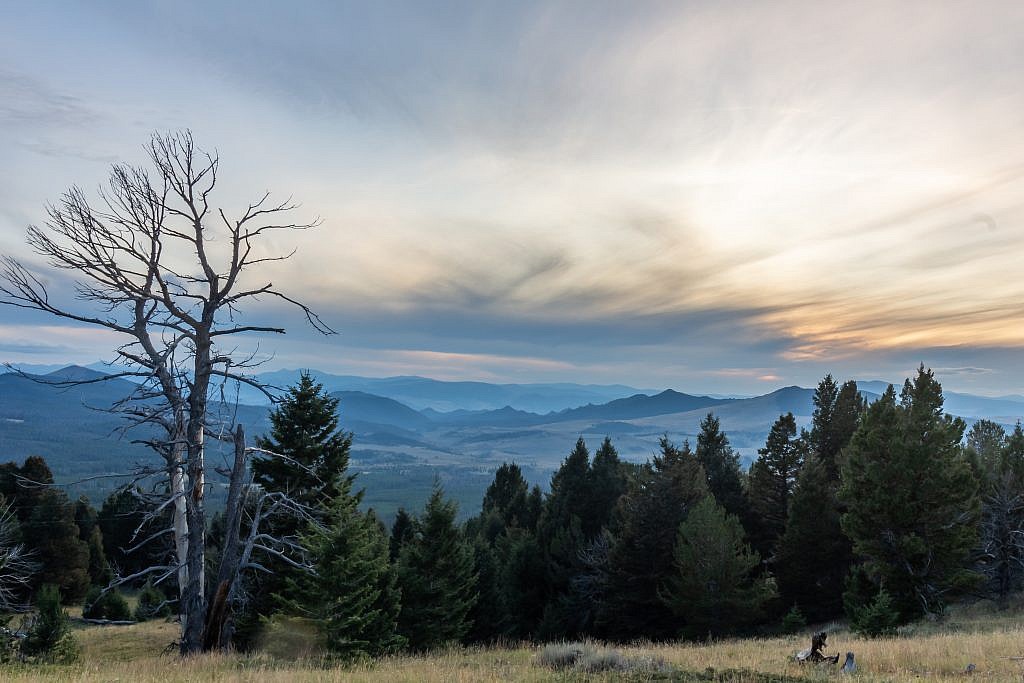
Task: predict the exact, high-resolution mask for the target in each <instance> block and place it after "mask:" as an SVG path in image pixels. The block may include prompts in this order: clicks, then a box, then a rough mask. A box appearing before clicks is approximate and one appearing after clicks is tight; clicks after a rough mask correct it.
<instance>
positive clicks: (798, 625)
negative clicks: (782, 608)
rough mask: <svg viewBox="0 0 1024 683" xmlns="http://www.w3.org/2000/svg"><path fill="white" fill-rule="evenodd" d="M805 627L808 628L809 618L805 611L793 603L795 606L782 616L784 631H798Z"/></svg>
mask: <svg viewBox="0 0 1024 683" xmlns="http://www.w3.org/2000/svg"><path fill="white" fill-rule="evenodd" d="M805 628H807V619H806V618H805V617H804V613H803V612H801V611H800V607H799V606H797V605H793V607H792V608H791V609H790V610H789V611H788V612H786V616H784V617H782V632H783V633H798V632H799V631H802V630H803V629H805Z"/></svg>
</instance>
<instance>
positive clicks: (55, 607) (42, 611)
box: [21, 584, 78, 664]
mask: <svg viewBox="0 0 1024 683" xmlns="http://www.w3.org/2000/svg"><path fill="white" fill-rule="evenodd" d="M36 609H38V610H39V612H38V614H36V616H35V618H34V619H33V621H32V626H31V628H30V629H29V632H28V636H27V637H26V638H25V639H24V640H23V641H22V643H21V653H22V655H24V656H25V657H26V658H27V659H29V660H33V661H40V662H52V663H55V664H68V663H71V662H73V661H75V660H76V659H78V643H77V642H76V641H75V637H74V636H73V635H71V626H70V624H69V623H68V613H67V612H65V611H64V609H63V608H62V607H61V604H60V592H59V591H58V590H57V587H56V586H53V585H50V584H47V585H45V586H43V587H42V588H40V589H39V593H38V595H37V596H36Z"/></svg>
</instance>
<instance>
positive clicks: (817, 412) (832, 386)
mask: <svg viewBox="0 0 1024 683" xmlns="http://www.w3.org/2000/svg"><path fill="white" fill-rule="evenodd" d="M813 401H814V415H813V417H812V418H811V432H810V434H809V435H808V447H809V450H810V451H811V452H812V453H816V454H817V456H818V458H819V459H820V460H821V462H822V464H823V465H824V466H825V469H826V471H827V472H828V475H829V478H830V479H832V480H833V481H834V482H837V483H838V481H839V469H840V454H841V452H842V450H843V449H844V448H845V447H846V445H847V444H848V443H850V439H851V438H853V433H854V432H855V431H857V426H858V424H859V423H860V416H861V415H862V414H863V412H864V399H863V398H861V395H860V392H859V391H858V390H857V383H856V382H854V381H852V380H850V381H847V382H844V383H843V385H842V386H841V387H838V386H837V385H836V382H835V380H834V379H832V375H825V378H824V379H823V380H821V382H820V383H819V384H818V388H817V389H816V390H815V392H814V397H813Z"/></svg>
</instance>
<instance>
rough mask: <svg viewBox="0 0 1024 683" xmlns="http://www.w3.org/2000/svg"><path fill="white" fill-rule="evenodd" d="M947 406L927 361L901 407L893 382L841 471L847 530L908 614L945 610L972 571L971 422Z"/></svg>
mask: <svg viewBox="0 0 1024 683" xmlns="http://www.w3.org/2000/svg"><path fill="white" fill-rule="evenodd" d="M942 408H943V399H942V387H941V386H939V383H938V382H936V381H935V377H934V375H933V374H932V372H931V371H930V370H925V368H924V366H923V365H922V366H921V368H920V369H919V370H918V374H917V376H916V378H915V379H914V381H913V382H911V381H910V380H907V382H906V383H905V385H904V388H903V392H902V395H901V399H900V402H899V403H898V404H897V402H896V395H895V392H894V391H893V389H892V387H890V388H889V389H888V390H887V391H886V392H885V393H884V394H883V395H882V397H881V398H880V399H878V400H877V401H876V402H875V403H873V404H872V405H871V406H870V407H869V408H868V411H867V413H866V414H865V416H864V420H863V422H862V424H861V426H860V428H859V429H858V430H857V433H856V434H855V435H854V437H853V439H852V440H851V442H850V445H849V447H848V449H847V458H846V463H845V466H844V468H843V485H842V488H841V489H840V496H841V498H842V500H843V502H844V503H845V505H846V506H847V511H846V513H845V514H844V515H843V519H842V525H843V529H844V530H845V531H846V532H847V534H848V535H849V536H850V538H851V539H852V540H853V543H854V549H855V551H856V553H857V554H858V555H860V556H862V557H863V558H864V560H865V569H866V570H867V572H868V574H869V576H870V577H871V578H872V579H873V580H874V581H875V583H876V585H879V586H881V587H883V588H884V589H885V590H886V592H887V593H888V595H890V596H891V598H892V601H893V605H894V609H895V610H896V611H897V612H899V614H900V616H901V618H902V619H904V620H910V619H912V618H914V617H916V616H917V615H920V614H922V613H933V614H934V613H938V612H940V611H941V610H942V608H943V606H944V599H945V596H946V595H947V594H948V593H949V592H950V591H954V590H956V589H958V588H962V587H963V586H964V585H965V584H966V583H967V582H969V581H970V580H971V579H972V578H973V575H971V574H970V573H969V572H968V571H967V570H966V569H965V564H966V561H967V557H968V554H969V553H970V551H971V549H972V548H973V547H974V546H975V543H976V541H977V530H976V527H975V522H976V520H977V515H978V500H977V482H976V480H975V478H974V474H973V472H972V470H971V467H970V465H969V463H968V460H967V458H966V457H965V456H964V453H963V449H962V448H961V445H960V441H961V439H962V437H963V433H964V429H965V425H964V422H963V420H961V419H960V418H953V417H951V416H949V415H945V414H944V413H943V409H942Z"/></svg>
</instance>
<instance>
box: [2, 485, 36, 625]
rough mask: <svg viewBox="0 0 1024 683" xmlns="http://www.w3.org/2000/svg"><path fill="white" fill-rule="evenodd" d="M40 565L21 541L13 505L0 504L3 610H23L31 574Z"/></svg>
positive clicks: (25, 606) (26, 607)
mask: <svg viewBox="0 0 1024 683" xmlns="http://www.w3.org/2000/svg"><path fill="white" fill-rule="evenodd" d="M37 568H38V566H37V564H36V563H35V562H33V560H32V558H31V553H29V552H28V551H27V550H25V546H24V544H22V543H19V542H18V524H17V519H15V517H14V512H13V511H12V510H11V504H10V503H7V502H3V503H0V612H24V611H26V610H27V609H28V605H27V604H26V600H25V598H26V596H27V593H28V591H29V584H30V583H31V580H32V575H33V574H34V573H35V571H36V569H37Z"/></svg>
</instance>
